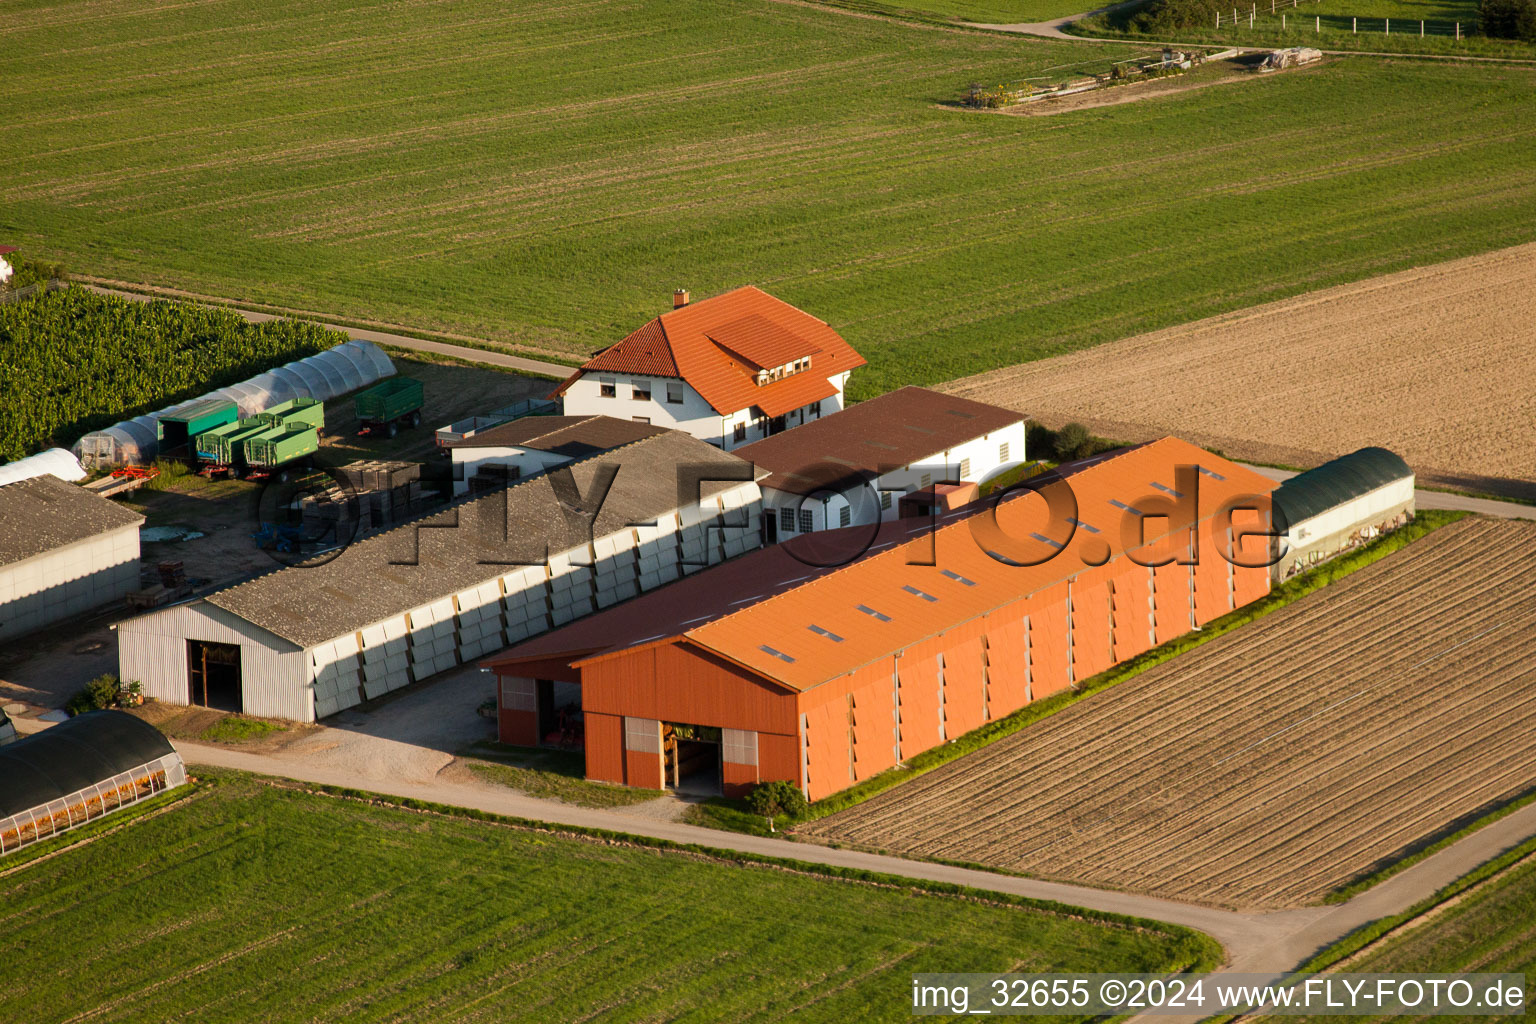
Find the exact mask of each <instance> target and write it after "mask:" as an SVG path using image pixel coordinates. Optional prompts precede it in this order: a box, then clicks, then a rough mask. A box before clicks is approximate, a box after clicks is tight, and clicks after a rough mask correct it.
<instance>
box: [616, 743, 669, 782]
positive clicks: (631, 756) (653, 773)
mask: <svg viewBox="0 0 1536 1024" xmlns="http://www.w3.org/2000/svg"><path fill="white" fill-rule="evenodd" d="M624 781H625V782H627V783H628V784H629V785H631V786H634V787H636V788H637V789H665V788H666V780H664V779H663V778H662V765H661V755H660V754H648V753H645V752H644V751H640V750H626V751H624Z"/></svg>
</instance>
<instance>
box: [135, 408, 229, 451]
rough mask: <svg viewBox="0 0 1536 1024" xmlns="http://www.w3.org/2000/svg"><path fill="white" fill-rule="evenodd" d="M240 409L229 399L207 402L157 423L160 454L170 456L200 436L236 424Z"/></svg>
mask: <svg viewBox="0 0 1536 1024" xmlns="http://www.w3.org/2000/svg"><path fill="white" fill-rule="evenodd" d="M239 418H240V407H239V406H237V405H236V404H235V403H234V402H233V401H232V400H231V399H228V398H206V399H203V400H202V401H200V402H192V403H190V404H188V405H185V406H183V407H182V408H180V409H175V410H173V411H171V412H168V413H166V414H164V415H163V416H161V417H160V419H159V420H157V421H156V422H155V439H156V440H157V441H158V442H159V445H160V451H162V452H168V451H171V450H172V449H174V448H178V447H180V446H181V445H184V444H186V443H187V442H188V441H191V440H192V439H193V438H195V437H197V436H198V435H199V434H201V433H203V432H205V431H208V430H212V429H214V428H215V427H222V426H224V425H225V424H227V423H234V422H235V421H236V420H238V419H239Z"/></svg>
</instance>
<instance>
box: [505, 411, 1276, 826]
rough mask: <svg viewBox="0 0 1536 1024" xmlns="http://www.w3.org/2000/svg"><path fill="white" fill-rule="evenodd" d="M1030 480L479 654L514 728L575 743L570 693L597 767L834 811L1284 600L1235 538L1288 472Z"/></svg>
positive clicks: (757, 558) (1172, 463)
mask: <svg viewBox="0 0 1536 1024" xmlns="http://www.w3.org/2000/svg"><path fill="white" fill-rule="evenodd" d="M1032 484H1034V485H1036V486H1039V487H1041V488H1043V490H1042V492H1041V494H1034V493H1033V492H1017V491H1016V492H1013V494H1012V495H1010V496H1007V497H1005V498H1004V499H1003V500H1001V501H1000V502H999V503H998V504H997V505H996V511H995V512H992V511H988V510H989V509H991V508H992V506H991V504H990V503H988V504H984V505H980V506H971V507H969V508H966V509H961V510H958V511H955V512H951V513H949V514H947V515H946V516H943V517H941V518H940V519H939V520H938V522H937V524H933V523H931V522H930V521H928V520H924V519H901V520H896V521H894V522H890V523H887V524H885V525H884V526H882V527H881V528H880V530H879V532H878V534H876V536H875V540H874V543H873V545H872V546H871V547H869V549H868V550H867V551H864V552H863V553H862V554H859V553H857V552H855V553H854V554H853V555H852V560H851V561H848V560H847V559H846V557H845V558H844V559H843V560H844V561H846V564H841V565H836V564H832V563H833V562H834V561H835V559H832V558H828V557H826V556H827V555H828V554H829V553H831V551H832V547H831V545H833V542H835V541H836V539H837V538H839V537H840V536H844V537H845V536H847V535H851V534H863V533H867V532H868V531H867V530H860V529H859V528H857V527H856V528H854V529H852V530H847V531H831V532H829V533H817V534H811V535H809V536H806V537H800V538H796V539H795V540H793V541H790V542H787V543H785V544H780V545H775V546H772V547H769V548H765V549H763V550H762V551H759V552H755V553H753V554H751V555H748V556H746V557H745V558H742V559H740V560H738V561H737V562H735V563H733V564H732V565H731V566H729V567H728V568H720V569H714V570H710V571H707V572H703V573H699V574H698V575H696V576H694V577H692V578H689V579H687V580H682V581H679V582H677V583H674V584H672V585H670V586H667V587H664V588H662V589H661V590H659V591H657V592H656V593H654V594H648V595H646V596H644V597H641V598H639V599H637V600H635V601H632V602H629V603H627V604H625V605H623V606H621V607H618V608H614V609H610V610H608V611H606V612H604V613H602V614H599V615H594V616H591V617H590V618H588V619H585V620H583V621H581V622H577V623H573V624H571V625H569V626H567V627H565V628H563V629H560V630H556V631H554V632H551V633H548V634H546V635H544V636H542V637H538V638H535V639H532V640H529V641H527V642H525V643H523V644H521V645H519V646H517V647H515V648H513V649H512V650H511V651H509V652H507V653H506V654H505V655H502V656H500V657H498V658H495V659H493V660H491V661H489V662H487V663H486V664H487V665H488V666H489V667H491V668H493V669H494V671H495V672H496V674H497V676H498V683H499V687H498V692H499V704H500V708H499V714H500V733H501V738H502V740H503V741H504V742H508V743H517V744H531V743H537V742H539V741H540V739H541V738H545V737H548V736H549V735H551V733H552V732H554V733H555V735H556V736H559V737H568V736H569V733H570V731H571V730H569V728H566V729H564V730H561V731H559V732H555V730H554V729H553V728H552V726H553V725H554V724H555V723H554V722H552V721H551V720H550V717H549V716H550V715H552V714H558V715H560V716H561V718H562V720H563V721H570V720H572V719H574V718H575V717H576V712H577V709H576V708H575V707H571V708H568V709H567V710H566V711H564V712H563V713H561V712H560V710H559V705H560V703H561V701H562V700H568V699H569V696H570V694H571V693H572V690H571V688H570V686H571V684H575V686H576V687H578V688H579V690H577V691H575V692H576V693H577V694H578V696H579V721H580V723H581V730H580V731H581V733H582V739H583V743H584V746H585V751H586V766H587V776H588V778H592V779H599V780H604V781H608V782H616V783H625V784H628V785H631V786H643V787H650V788H659V787H661V786H663V785H669V786H670V785H686V784H689V783H690V782H691V783H693V784H695V785H699V786H700V787H701V788H706V789H709V788H717V787H718V788H720V789H723V790H724V791H725V792H726V793H740V792H742V791H744V790H746V789H747V788H749V787H750V786H752V785H754V784H755V783H757V782H759V781H766V780H779V779H782V780H789V781H792V782H794V783H796V784H797V785H799V786H801V787H802V789H803V790H804V792H805V793H806V795H807V796H808V797H809V798H811V799H819V798H821V797H825V796H827V795H829V794H831V793H835V792H837V791H838V790H841V789H845V788H847V787H848V786H851V785H853V784H854V783H856V782H859V781H861V780H863V779H867V778H870V777H871V776H873V775H876V774H878V773H879V772H881V771H884V770H885V769H887V768H890V767H892V766H894V765H895V764H897V763H898V762H900V761H902V760H904V759H906V758H910V757H912V756H913V755H915V754H918V753H921V752H922V751H924V750H927V749H929V748H931V747H934V746H937V745H938V744H941V743H944V742H946V741H947V740H952V739H954V738H955V737H957V736H960V735H962V734H964V733H966V732H969V731H970V730H972V729H975V728H977V727H979V726H981V725H983V724H985V723H986V722H988V721H990V720H993V719H997V718H1000V717H1002V716H1003V715H1006V714H1008V713H1010V712H1012V711H1015V710H1017V709H1018V708H1020V707H1023V706H1024V705H1025V704H1027V703H1029V702H1031V701H1035V700H1039V699H1040V698H1042V697H1045V696H1049V695H1050V694H1052V693H1056V692H1058V691H1060V690H1062V689H1064V688H1066V687H1068V686H1071V685H1073V684H1074V683H1077V682H1079V681H1081V680H1084V679H1087V678H1088V677H1090V676H1092V675H1094V674H1096V673H1098V672H1102V671H1104V670H1105V669H1107V668H1109V667H1110V666H1112V665H1114V664H1116V663H1117V662H1122V661H1125V660H1126V659H1128V658H1132V657H1135V656H1136V655H1138V654H1140V653H1142V652H1143V651H1145V650H1147V649H1149V648H1151V647H1154V646H1156V645H1157V644H1160V643H1163V642H1165V641H1167V640H1171V639H1173V638H1174V637H1176V636H1178V635H1180V634H1182V633H1185V632H1187V631H1189V630H1191V629H1194V628H1196V627H1198V626H1200V625H1201V624H1203V623H1206V622H1209V621H1211V620H1212V619H1214V618H1216V617H1218V616H1220V615H1223V614H1225V613H1226V612H1229V611H1231V610H1233V609H1235V608H1238V607H1240V606H1242V605H1245V604H1247V603H1249V602H1250V601H1253V600H1255V599H1257V598H1259V597H1261V596H1262V595H1264V594H1265V593H1267V592H1268V590H1269V571H1268V566H1267V557H1268V550H1269V537H1268V536H1267V535H1260V536H1257V537H1255V536H1246V537H1244V536H1243V535H1245V534H1251V533H1253V532H1255V531H1258V530H1259V529H1261V524H1266V523H1267V522H1268V516H1269V507H1268V503H1269V493H1270V491H1271V489H1272V488H1273V487H1274V483H1273V482H1272V481H1269V480H1267V479H1265V478H1264V477H1262V476H1260V475H1258V474H1257V473H1254V472H1252V471H1251V470H1248V469H1245V468H1243V467H1241V466H1238V465H1235V464H1234V463H1231V462H1229V461H1227V460H1226V459H1222V458H1219V457H1217V456H1214V455H1212V454H1210V453H1208V452H1204V451H1202V450H1200V449H1198V448H1195V447H1194V446H1192V445H1189V444H1187V443H1185V442H1183V441H1180V440H1178V439H1176V438H1164V439H1162V440H1160V441H1156V442H1152V443H1150V444H1146V445H1142V446H1140V447H1137V448H1133V449H1128V450H1125V451H1123V452H1119V453H1116V454H1112V455H1108V456H1103V457H1100V458H1098V459H1095V460H1089V461H1088V462H1087V463H1084V464H1077V465H1074V466H1071V467H1065V468H1064V469H1063V470H1062V471H1061V472H1060V473H1059V474H1052V475H1050V476H1048V477H1041V478H1037V479H1036V480H1035V481H1032ZM1044 494H1050V495H1051V496H1052V498H1053V500H1055V501H1057V502H1060V503H1061V504H1060V505H1059V507H1058V508H1057V509H1056V512H1055V514H1054V515H1048V514H1047V513H1046V502H1045V501H1044V500H1043V497H1042V495H1044ZM1234 507H1235V508H1237V509H1239V510H1241V509H1250V510H1253V511H1250V512H1243V511H1235V512H1234V511H1232V510H1233V508H1234ZM978 509H980V511H978ZM1233 524H1236V525H1235V526H1234V525H1233ZM1234 544H1235V546H1236V550H1235V552H1233V546H1234ZM1227 553H1234V556H1235V557H1234V559H1233V560H1229V559H1228V558H1227V557H1225V556H1226V554H1227ZM1169 559H1172V560H1169ZM1234 561H1236V562H1243V563H1247V564H1234ZM1154 562H1162V563H1164V564H1156V565H1153V564H1151V563H1154ZM690 777H691V778H690Z"/></svg>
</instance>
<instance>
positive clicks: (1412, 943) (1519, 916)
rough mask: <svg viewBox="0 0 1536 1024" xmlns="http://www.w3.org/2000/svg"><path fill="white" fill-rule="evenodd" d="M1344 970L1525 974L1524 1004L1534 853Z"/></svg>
mask: <svg viewBox="0 0 1536 1024" xmlns="http://www.w3.org/2000/svg"><path fill="white" fill-rule="evenodd" d="M1340 969H1342V970H1348V971H1361V972H1379V973H1418V972H1422V973H1442V972H1449V971H1472V972H1479V973H1510V974H1524V975H1525V976H1526V978H1527V983H1526V990H1525V991H1526V1005H1527V1006H1529V1005H1530V999H1531V997H1532V996H1533V995H1536V859H1533V858H1532V857H1531V856H1527V857H1526V859H1525V860H1524V861H1522V862H1521V863H1519V864H1517V865H1516V866H1515V867H1513V868H1510V869H1508V870H1506V871H1505V872H1504V873H1503V874H1501V875H1499V876H1498V877H1496V878H1494V879H1493V880H1492V881H1490V882H1486V883H1484V884H1483V886H1482V887H1481V888H1479V889H1477V890H1476V891H1474V892H1473V893H1472V895H1470V896H1468V897H1466V898H1465V899H1464V900H1462V902H1460V903H1457V904H1456V905H1455V906H1452V907H1450V908H1449V909H1447V910H1445V911H1443V912H1442V913H1440V914H1439V915H1438V916H1436V917H1434V918H1432V919H1430V920H1429V921H1427V922H1425V923H1424V924H1421V925H1417V926H1413V927H1410V928H1409V929H1408V930H1406V931H1404V932H1403V933H1402V934H1401V935H1400V936H1394V937H1391V938H1388V939H1386V940H1385V941H1384V942H1382V943H1381V944H1380V945H1379V946H1376V947H1375V948H1373V949H1371V950H1370V951H1369V952H1367V953H1366V954H1364V955H1363V956H1361V957H1360V958H1359V959H1357V960H1351V961H1350V962H1349V964H1348V966H1346V967H1342V968H1340ZM1526 1016H1528V1015H1521V1014H1516V1015H1514V1016H1490V1017H1440V1018H1433V1019H1436V1020H1453V1021H1457V1022H1458V1024H1460V1022H1465V1024H1472V1022H1474V1021H1482V1022H1485V1024H1510V1022H1513V1021H1517V1020H1521V1019H1525V1017H1526ZM1261 1019H1262V1020H1263V1021H1264V1022H1265V1024H1282V1022H1286V1024H1304V1022H1313V1024H1330V1022H1331V1024H1343V1022H1346V1021H1352V1020H1384V1019H1387V1018H1384V1017H1337V1016H1333V1017H1265V1018H1261Z"/></svg>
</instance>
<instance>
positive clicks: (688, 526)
mask: <svg viewBox="0 0 1536 1024" xmlns="http://www.w3.org/2000/svg"><path fill="white" fill-rule="evenodd" d="M759 508H760V495H759V492H758V488H757V483H756V481H755V478H754V473H753V471H752V468H751V466H750V465H748V464H747V463H745V462H743V461H742V460H741V459H738V458H737V457H736V456H734V455H729V454H727V453H725V452H722V451H720V450H719V449H717V448H714V447H712V446H710V445H708V444H705V443H704V442H703V441H699V440H697V439H696V438H693V437H690V436H689V435H687V434H684V433H681V432H680V431H675V430H664V431H660V432H656V433H653V434H651V435H650V436H646V437H643V438H641V439H640V440H637V441H634V442H633V443H629V444H623V445H621V446H618V447H615V448H613V449H612V450H609V451H605V452H601V453H599V454H595V455H592V456H590V457H588V458H586V459H581V460H578V461H575V462H572V463H570V464H569V465H568V466H563V467H559V469H558V470H557V471H556V472H555V473H552V474H546V475H542V476H537V477H532V478H529V479H527V480H525V481H523V482H521V483H518V484H515V485H513V486H511V487H507V488H504V489H501V490H497V491H491V492H486V493H483V494H480V495H478V496H474V497H471V498H468V499H466V500H463V501H461V502H459V503H457V504H454V505H452V506H450V507H449V508H448V510H447V511H445V512H442V513H439V514H435V515H432V516H429V517H427V518H425V519H423V520H420V521H417V522H415V523H410V524H407V525H405V526H401V527H397V528H396V529H393V530H390V531H387V532H385V533H382V534H379V535H378V536H376V537H372V538H370V539H367V540H364V541H362V542H361V543H357V544H353V545H352V546H350V547H348V548H346V549H345V550H344V551H342V552H341V553H340V554H339V555H337V556H336V557H334V558H331V559H329V560H325V559H321V560H320V561H319V562H318V564H311V565H301V566H294V567H292V568H287V569H281V570H278V571H276V572H273V573H270V574H268V575H266V576H262V577H258V578H257V579H254V580H252V581H250V582H247V583H241V584H238V585H236V586H233V587H229V588H227V589H225V590H221V591H218V592H216V593H214V594H210V595H209V596H208V597H206V598H204V599H201V600H198V601H194V602H190V603H187V604H182V605H177V606H173V607H170V608H166V609H162V610H160V611H156V612H153V613H151V614H148V615H143V616H140V617H138V618H135V619H131V620H129V621H127V622H123V623H120V624H118V626H117V627H116V628H117V637H118V664H119V674H120V675H121V676H122V678H124V679H135V680H139V681H140V682H142V683H143V685H144V693H145V695H146V696H150V697H155V698H157V699H159V700H163V701H167V702H170V703H176V704H203V705H207V706H209V707H217V708H222V709H225V710H230V711H243V712H246V713H248V714H254V715H264V716H268V717H273V718H289V719H296V720H298V721H303V722H310V721H314V720H315V719H317V718H323V717H325V716H326V715H330V714H333V713H335V712H337V711H340V710H342V709H343V708H347V707H351V706H353V705H356V704H359V703H361V702H363V701H364V700H370V699H373V698H375V697H379V696H381V695H383V694H385V693H388V692H390V691H393V690H397V689H399V688H401V687H403V686H407V685H409V684H411V683H413V682H419V681H421V680H423V679H426V678H428V677H429V676H433V675H436V674H437V673H440V672H444V671H447V670H448V669H450V668H453V667H454V666H456V665H459V664H462V663H465V662H473V661H474V659H476V658H479V657H481V656H483V655H485V654H486V653H488V652H490V651H494V650H498V649H500V648H502V647H504V646H506V645H508V644H511V643H516V642H517V641H519V640H522V639H524V638H525V637H528V636H531V635H533V634H535V633H541V632H543V631H545V630H547V629H549V628H551V627H553V626H558V625H561V624H562V623H566V622H570V621H571V620H572V619H575V618H578V617H580V616H582V615H586V614H588V613H590V612H592V611H594V610H596V609H599V608H604V607H607V606H608V605H611V604H614V603H616V602H618V601H622V600H625V599H627V598H630V597H633V596H635V595H636V594H638V593H640V592H642V591H645V590H650V589H652V588H655V587H658V586H660V585H662V584H663V583H665V582H667V581H670V580H673V579H676V578H677V577H678V576H681V575H684V574H685V573H690V572H693V571H695V570H697V569H702V568H704V567H705V566H708V565H712V564H714V563H716V562H720V561H723V560H724V559H726V558H730V557H733V556H735V555H739V554H742V553H744V552H746V551H748V550H750V549H751V548H755V547H757V546H758V545H759V543H760V540H759V534H760V525H759V522H758V516H759Z"/></svg>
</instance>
